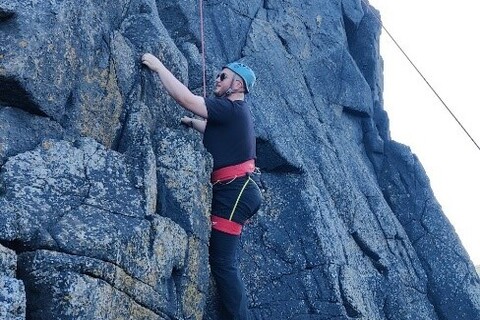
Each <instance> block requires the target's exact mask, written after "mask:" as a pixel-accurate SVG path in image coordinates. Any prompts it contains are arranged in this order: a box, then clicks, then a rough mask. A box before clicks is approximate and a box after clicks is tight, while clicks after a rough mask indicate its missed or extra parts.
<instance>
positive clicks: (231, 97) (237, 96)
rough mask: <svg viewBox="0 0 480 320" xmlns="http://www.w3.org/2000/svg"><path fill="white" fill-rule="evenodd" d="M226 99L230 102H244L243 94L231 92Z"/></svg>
mask: <svg viewBox="0 0 480 320" xmlns="http://www.w3.org/2000/svg"><path fill="white" fill-rule="evenodd" d="M227 99H228V100H230V101H235V100H245V94H244V93H243V92H232V93H231V94H229V95H228V96H227Z"/></svg>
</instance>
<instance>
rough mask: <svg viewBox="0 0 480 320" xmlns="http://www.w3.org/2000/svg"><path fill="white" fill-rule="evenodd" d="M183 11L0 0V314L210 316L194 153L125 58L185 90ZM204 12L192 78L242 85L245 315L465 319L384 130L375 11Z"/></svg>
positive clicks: (188, 61) (479, 309)
mask: <svg viewBox="0 0 480 320" xmlns="http://www.w3.org/2000/svg"><path fill="white" fill-rule="evenodd" d="M198 3H199V2H198V1H193V0H188V1H187V0H181V1H177V0H168V1H154V0H139V1H122V0H121V1H104V2H99V1H92V0H85V1H82V2H78V1H73V0H65V1H47V0H39V1H34V2H31V1H24V0H8V1H7V0H0V43H1V44H2V45H1V46H0V120H1V121H0V123H1V124H0V168H1V170H0V243H1V245H2V246H0V257H1V260H0V266H1V267H2V268H1V269H0V284H1V286H0V318H2V317H3V318H6V319H15V320H16V319H197V320H200V319H211V320H215V319H219V316H218V313H217V309H218V299H217V297H216V293H215V287H214V285H213V283H212V281H211V279H210V273H209V267H208V237H209V214H210V213H209V199H210V196H211V191H210V185H209V182H208V180H209V174H210V170H211V168H212V163H211V159H210V156H209V155H208V153H207V152H206V151H205V149H204V148H203V146H202V139H201V137H200V136H199V135H198V134H196V133H194V132H193V131H192V130H189V129H186V128H184V127H182V126H181V125H180V123H179V119H180V117H181V116H183V115H185V114H188V113H187V112H185V111H184V110H182V109H181V108H179V107H178V106H177V105H176V103H175V102H174V101H173V100H172V99H171V98H170V97H169V96H168V95H167V94H166V92H165V90H163V88H162V85H161V83H160V81H159V79H158V76H156V75H155V74H153V73H152V72H150V71H149V70H147V69H146V68H145V67H142V66H141V64H140V57H141V55H142V53H144V52H147V51H148V52H152V53H154V54H155V55H157V56H159V57H160V58H161V59H162V60H163V61H164V62H165V64H166V65H167V67H168V68H169V69H170V70H171V71H172V72H173V73H174V74H175V75H176V76H177V77H178V78H179V79H180V80H181V81H182V82H184V83H185V84H187V85H188V86H189V87H190V88H191V89H192V90H193V91H194V92H196V93H198V94H201V93H202V91H203V90H202V89H203V88H202V82H203V79H202V75H201V72H202V68H203V66H202V64H201V45H202V42H201V38H200V17H199V10H198V9H199V8H198ZM203 5H204V8H203V9H204V10H203V11H204V27H205V36H206V37H205V42H204V44H205V49H206V66H205V68H206V76H207V78H206V79H207V85H208V86H209V87H211V86H212V84H213V80H214V75H215V74H216V72H218V70H219V69H220V68H221V67H222V66H223V65H224V64H225V63H227V62H231V61H237V60H238V61H242V62H245V63H247V64H249V65H250V66H251V67H252V68H253V69H254V70H255V72H256V74H257V78H258V80H257V84H256V86H255V88H254V90H253V91H252V94H251V96H250V97H249V101H250V102H251V106H252V114H253V116H254V121H255V127H256V130H257V165H258V166H259V167H260V168H261V170H262V175H261V188H262V190H263V196H264V204H263V206H262V208H261V209H260V211H259V212H258V214H257V215H256V216H255V217H254V218H253V219H252V220H251V221H250V222H249V223H248V224H247V226H246V227H245V229H244V234H243V237H242V249H243V250H242V262H241V269H242V273H243V276H244V278H245V282H246V286H247V291H248V297H249V303H250V309H251V311H252V315H253V318H254V319H364V320H372V319H385V320H386V319H389V320H405V319H412V320H413V319H415V320H416V319H431V320H436V319H442V320H472V319H480V279H479V277H478V274H477V273H476V272H475V269H474V266H473V264H472V263H471V261H470V260H469V258H468V255H467V254H466V252H465V250H464V249H463V247H462V245H461V242H460V240H459V239H458V237H457V235H456V234H455V232H454V229H453V228H452V226H451V225H450V224H449V222H448V220H447V218H446V217H445V216H444V214H443V213H442V211H441V207H440V205H439V204H438V203H437V201H436V199H435V197H434V194H433V191H432V190H431V188H430V185H429V181H428V176H427V173H425V171H424V169H423V168H422V166H421V164H420V160H419V159H417V158H416V156H415V155H414V154H413V153H412V151H411V150H410V149H409V148H408V147H406V146H404V145H402V144H400V143H398V142H395V141H393V140H391V137H390V134H389V124H388V115H387V114H386V112H385V111H384V110H383V98H382V91H383V78H382V77H383V76H382V72H383V70H382V61H381V57H380V55H379V36H380V31H381V29H380V22H379V21H378V20H377V18H376V16H375V15H374V14H373V13H372V10H374V9H373V8H371V7H369V6H368V5H367V3H366V2H365V1H360V0H338V1H326V0H317V1H293V0H289V1H287V0H279V1H260V0H253V1H248V2H239V1H233V0H216V1H203ZM17 259H18V262H17Z"/></svg>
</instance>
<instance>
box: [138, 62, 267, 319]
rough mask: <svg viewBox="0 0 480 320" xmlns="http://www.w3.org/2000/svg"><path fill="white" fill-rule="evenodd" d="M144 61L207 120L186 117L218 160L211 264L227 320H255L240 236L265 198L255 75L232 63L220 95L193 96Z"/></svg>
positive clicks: (218, 87)
mask: <svg viewBox="0 0 480 320" xmlns="http://www.w3.org/2000/svg"><path fill="white" fill-rule="evenodd" d="M142 63H143V64H144V65H146V66H147V67H148V68H150V69H151V70H152V71H154V72H156V73H157V74H158V76H159V77H160V80H161V82H162V84H163V86H164V87H165V90H166V91H167V92H168V94H169V95H170V96H171V97H172V98H173V99H174V100H175V101H176V102H177V103H178V104H179V105H180V106H182V107H184V108H185V109H187V110H189V111H191V112H193V113H194V114H196V115H197V116H199V117H201V118H202V119H197V118H191V117H182V119H181V122H182V124H184V125H187V126H189V127H192V128H194V129H195V130H197V131H199V132H201V133H203V144H204V146H205V148H206V149H207V151H208V152H209V153H210V154H211V155H212V158H213V172H212V173H211V183H212V185H213V190H212V203H211V222H212V232H211V235H210V246H209V254H210V257H209V260H210V268H211V271H212V274H213V277H214V279H215V283H216V286H217V290H218V294H219V297H220V299H221V301H222V304H223V307H224V308H223V311H222V312H223V313H224V315H223V317H222V318H223V319H228V320H230V319H239V320H240V319H241V320H244V319H249V311H248V308H247V304H248V303H247V297H246V292H245V286H244V283H243V280H242V278H241V275H240V269H239V265H238V256H237V254H238V250H239V244H240V235H241V233H242V228H243V225H244V224H245V222H246V221H247V220H248V219H249V218H251V217H252V216H253V215H254V214H255V213H256V212H257V211H258V209H259V208H260V205H261V202H262V196H261V192H260V189H259V187H258V185H257V183H256V182H255V180H254V173H255V158H256V153H255V152H256V142H255V141H256V140H255V132H254V127H253V121H252V116H251V113H250V109H249V104H248V103H247V102H246V101H245V97H246V95H247V94H248V93H249V92H250V91H251V90H252V87H253V85H254V83H255V80H256V77H255V73H254V72H253V71H252V69H250V68H249V67H248V66H246V65H245V64H243V63H239V62H233V63H229V64H227V65H226V66H225V67H223V69H222V70H221V72H220V73H219V74H218V75H217V77H216V79H215V87H214V90H213V93H214V96H213V97H209V98H204V97H202V96H198V95H195V94H193V93H192V92H191V91H190V90H189V89H188V88H187V87H186V86H185V85H183V84H182V83H181V82H180V81H179V80H178V79H177V78H176V77H175V76H174V75H173V74H172V73H171V72H170V71H169V70H168V69H167V68H166V67H165V66H164V65H163V63H162V62H161V61H160V60H159V59H158V58H157V57H155V56H154V55H152V54H150V53H145V54H144V55H143V56H142Z"/></svg>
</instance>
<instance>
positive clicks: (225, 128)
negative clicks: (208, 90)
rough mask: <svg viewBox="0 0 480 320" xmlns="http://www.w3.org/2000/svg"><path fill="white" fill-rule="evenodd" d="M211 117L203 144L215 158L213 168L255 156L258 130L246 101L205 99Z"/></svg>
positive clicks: (216, 98) (240, 161) (237, 162)
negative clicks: (254, 125) (255, 128)
mask: <svg viewBox="0 0 480 320" xmlns="http://www.w3.org/2000/svg"><path fill="white" fill-rule="evenodd" d="M205 104H206V106H207V111H208V120H207V126H206V128H205V132H204V134H203V145H204V146H205V148H206V149H207V151H208V152H210V154H211V155H212V157H213V169H214V170H216V169H219V168H223V167H227V166H231V165H234V164H239V163H242V162H245V161H247V160H250V159H255V157H256V154H255V148H256V145H255V131H254V129H253V120H252V115H251V113H250V109H249V107H248V104H247V103H246V102H245V101H243V100H236V101H230V100H228V99H227V98H224V97H221V98H218V97H215V98H206V99H205Z"/></svg>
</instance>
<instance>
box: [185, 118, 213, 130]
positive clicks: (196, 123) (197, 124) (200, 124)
mask: <svg viewBox="0 0 480 320" xmlns="http://www.w3.org/2000/svg"><path fill="white" fill-rule="evenodd" d="M181 121H182V123H183V124H184V125H186V126H189V127H192V128H193V129H195V130H197V131H198V132H200V133H204V132H205V128H206V126H207V121H205V120H200V119H194V118H189V117H182V119H181Z"/></svg>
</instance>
